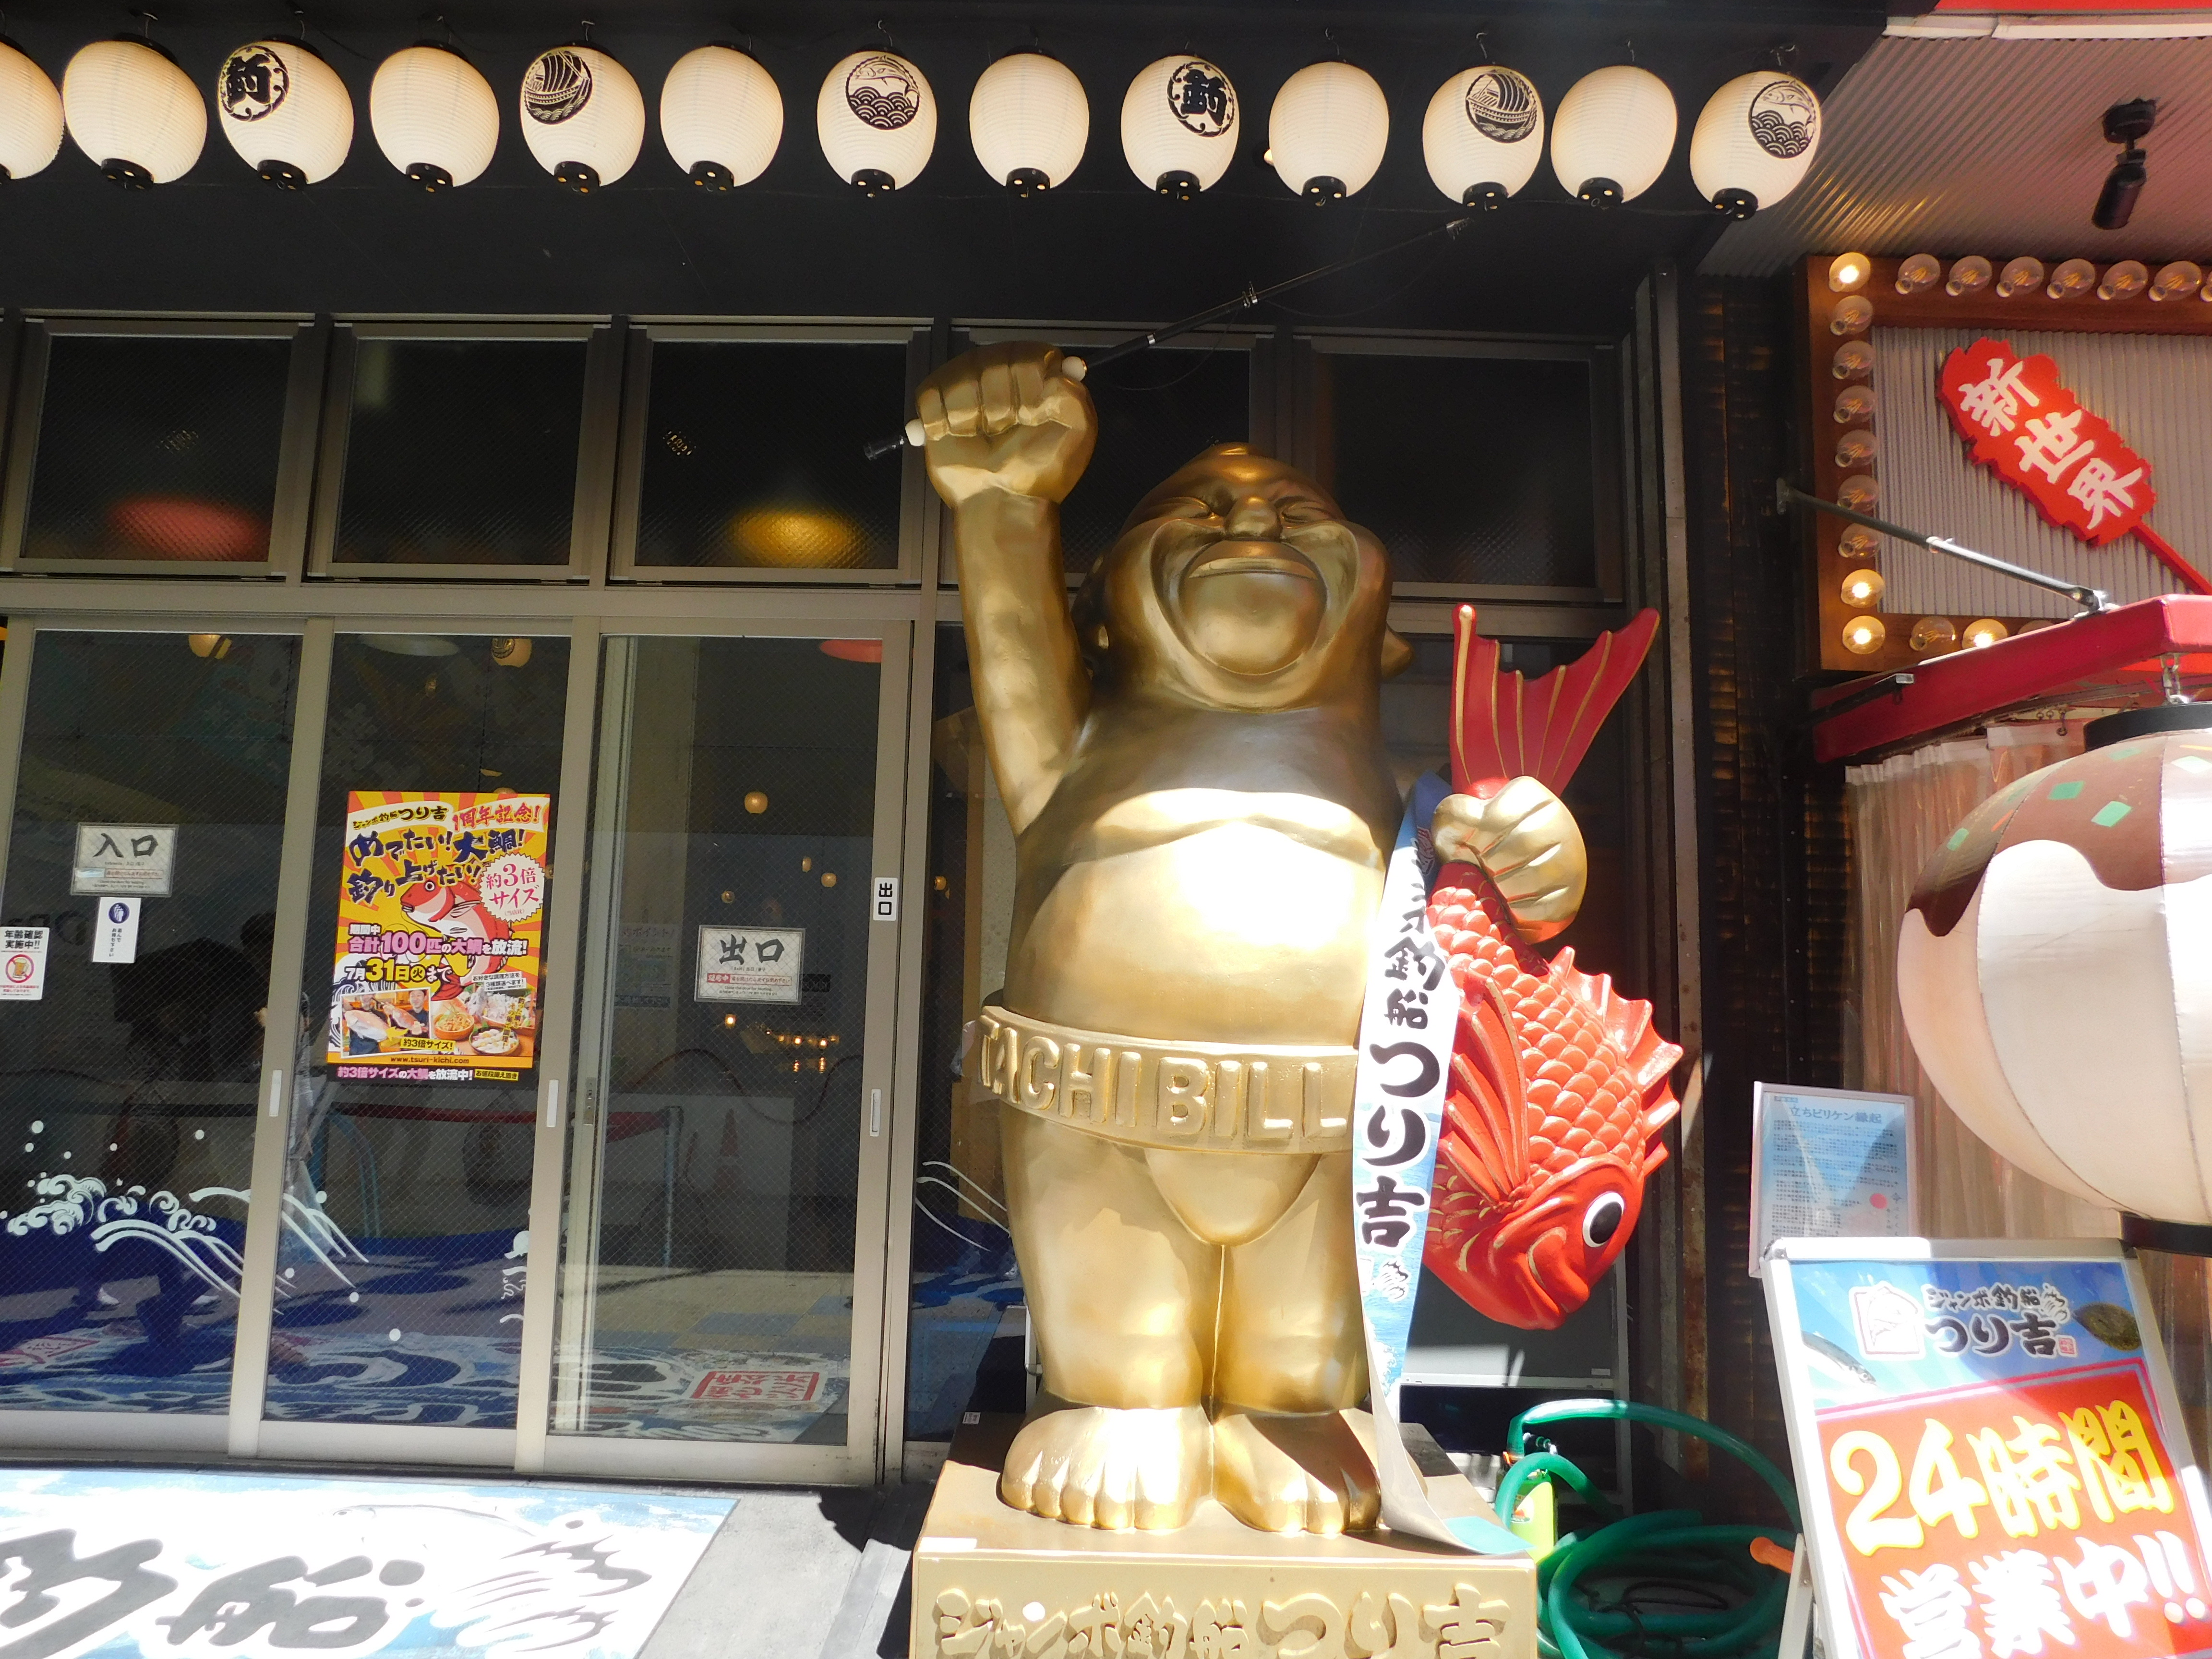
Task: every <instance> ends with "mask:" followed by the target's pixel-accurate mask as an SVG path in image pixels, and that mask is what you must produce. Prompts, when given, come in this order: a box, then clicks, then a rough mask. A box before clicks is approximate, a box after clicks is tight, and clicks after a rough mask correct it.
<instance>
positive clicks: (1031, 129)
mask: <svg viewBox="0 0 2212 1659" xmlns="http://www.w3.org/2000/svg"><path fill="white" fill-rule="evenodd" d="M968 136H969V139H970V141H971V142H973V143H974V144H975V159H976V160H977V161H981V163H982V164H983V171H984V172H986V173H989V174H990V175H991V177H993V178H994V179H997V180H998V181H999V182H1000V184H1002V185H1005V186H1006V188H1007V189H1008V190H1010V191H1013V193H1014V194H1015V195H1017V196H1031V195H1034V194H1036V192H1037V191H1041V190H1050V189H1052V188H1053V187H1054V185H1061V184H1065V183H1066V181H1067V175H1068V174H1069V173H1073V172H1074V171H1075V169H1076V166H1077V164H1078V163H1079V162H1080V161H1082V160H1083V150H1084V147H1085V145H1086V144H1088V143H1090V142H1091V100H1089V99H1088V98H1086V97H1085V96H1084V94H1083V82H1080V81H1079V80H1077V79H1076V78H1075V71H1074V70H1071V69H1069V68H1068V67H1067V65H1066V64H1063V63H1061V62H1060V60H1059V59H1058V58H1048V57H1046V56H1045V55H1044V54H1043V53H1042V52H1013V53H1011V54H1010V55H1008V56H1006V57H1005V58H1000V59H999V61H998V62H997V63H995V64H992V65H991V67H990V68H988V69H987V70H984V71H983V73H982V74H981V76H977V77H976V81H975V93H974V94H973V95H972V96H971V97H970V98H969V100H968Z"/></svg>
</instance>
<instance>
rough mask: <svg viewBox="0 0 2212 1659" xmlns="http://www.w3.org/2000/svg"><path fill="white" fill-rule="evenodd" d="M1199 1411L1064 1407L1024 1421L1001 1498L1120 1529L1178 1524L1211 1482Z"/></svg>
mask: <svg viewBox="0 0 2212 1659" xmlns="http://www.w3.org/2000/svg"><path fill="white" fill-rule="evenodd" d="M1212 1473H1213V1472H1212V1431H1211V1429H1210V1426H1209V1425H1208V1424H1207V1423H1206V1411H1205V1408H1204V1407H1199V1406H1172V1407H1165V1408H1163V1409H1158V1410H1146V1411H1116V1410H1113V1409H1110V1408H1109V1407H1104V1406H1060V1407H1057V1409H1053V1410H1048V1411H1047V1412H1045V1413H1044V1414H1042V1416H1038V1417H1033V1418H1031V1419H1030V1420H1029V1421H1028V1422H1027V1423H1024V1425H1022V1431H1021V1432H1020V1433H1019V1434H1018V1435H1016V1436H1015V1437H1014V1443H1013V1445H1012V1447H1011V1448H1009V1449H1008V1450H1007V1452H1006V1472H1005V1473H1004V1474H1001V1475H1000V1477H999V1496H1000V1498H1004V1499H1005V1500H1006V1502H1007V1503H1008V1504H1012V1506H1013V1507H1014V1508H1016V1509H1018V1510H1028V1511H1029V1512H1030V1514H1031V1515H1041V1516H1044V1518H1045V1519H1046V1520H1048V1521H1065V1522H1068V1523H1069V1524H1070V1525H1073V1526H1078V1527H1098V1528H1103V1529H1105V1530H1106V1531H1109V1532H1122V1531H1126V1530H1127V1529H1128V1528H1132V1527H1135V1528H1141V1529H1144V1530H1146V1531H1156V1530H1165V1529H1167V1528H1172V1527H1180V1526H1182V1524H1183V1523H1184V1522H1187V1521H1188V1520H1189V1519H1190V1517H1191V1514H1192V1511H1193V1510H1195V1509H1196V1508H1197V1507H1198V1504H1199V1500H1200V1498H1204V1497H1205V1496H1206V1492H1207V1491H1208V1490H1209V1489H1210V1488H1211V1486H1212Z"/></svg>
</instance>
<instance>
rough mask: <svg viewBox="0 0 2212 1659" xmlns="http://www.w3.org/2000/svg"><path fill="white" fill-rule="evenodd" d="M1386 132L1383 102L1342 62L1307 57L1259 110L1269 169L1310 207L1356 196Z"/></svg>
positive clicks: (1379, 156) (1378, 91)
mask: <svg viewBox="0 0 2212 1659" xmlns="http://www.w3.org/2000/svg"><path fill="white" fill-rule="evenodd" d="M1389 139H1390V105H1389V100H1387V99H1385V98H1384V97H1383V88H1381V87H1379V86H1377V85H1376V83H1375V77H1374V76H1371V75H1370V74H1369V73H1368V72H1367V71H1366V70H1364V69H1356V68H1354V67H1353V66H1352V64H1340V63H1334V62H1328V63H1321V64H1307V65H1306V66H1305V67H1304V69H1302V70H1299V71H1298V72H1297V74H1296V75H1293V76H1291V78H1290V79H1289V80H1287V81H1285V82H1283V89H1282V90H1281V91H1280V92H1279V93H1277V94H1275V102H1274V106H1273V108H1271V109H1270V110H1269V111H1268V112H1267V150H1268V154H1269V155H1270V157H1271V158H1272V161H1273V166H1274V169H1275V173H1276V175H1277V176H1278V177H1279V178H1280V179H1282V181H1283V182H1284V183H1285V184H1286V185H1289V186H1290V187H1291V189H1292V190H1293V191H1297V193H1298V194H1299V195H1301V196H1303V197H1305V198H1306V200H1308V201H1309V202H1311V203H1313V204H1316V206H1319V205H1321V204H1323V203H1328V202H1336V201H1341V200H1342V199H1343V198H1344V197H1347V196H1357V195H1358V193H1359V192H1360V191H1361V190H1362V189H1363V188H1364V187H1365V185H1366V184H1367V181H1368V180H1369V179H1372V178H1373V177H1374V176H1375V170H1376V168H1377V167H1381V166H1382V165H1383V148H1384V146H1385V145H1387V144H1388V143H1389Z"/></svg>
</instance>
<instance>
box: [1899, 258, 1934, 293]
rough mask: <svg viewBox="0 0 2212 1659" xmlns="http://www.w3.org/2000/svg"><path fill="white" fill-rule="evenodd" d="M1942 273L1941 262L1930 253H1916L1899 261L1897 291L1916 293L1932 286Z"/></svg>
mask: <svg viewBox="0 0 2212 1659" xmlns="http://www.w3.org/2000/svg"><path fill="white" fill-rule="evenodd" d="M1942 275H1943V262H1942V260H1941V259H1939V258H1936V256H1935V255H1934V254H1932V253H1916V254H1914V255H1912V257H1911V258H1908V259H1903V260H1900V261H1899V263H1898V267H1897V291H1898V292H1899V294H1917V293H1919V292H1920V290H1921V289H1927V288H1933V287H1935V286H1936V283H1937V282H1938V281H1939V280H1940V279H1941V278H1942Z"/></svg>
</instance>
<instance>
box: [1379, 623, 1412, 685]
mask: <svg viewBox="0 0 2212 1659" xmlns="http://www.w3.org/2000/svg"><path fill="white" fill-rule="evenodd" d="M1412 666H1413V647H1412V646H1410V645H1408V644H1407V643H1406V641H1404V640H1402V639H1401V638H1400V637H1399V636H1398V634H1397V632H1396V630H1395V629H1389V628H1386V629H1383V678H1384V679H1386V680H1393V679H1395V678H1398V676H1399V675H1401V674H1402V673H1404V672H1405V671H1407V669H1408V668H1411V667H1412Z"/></svg>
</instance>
